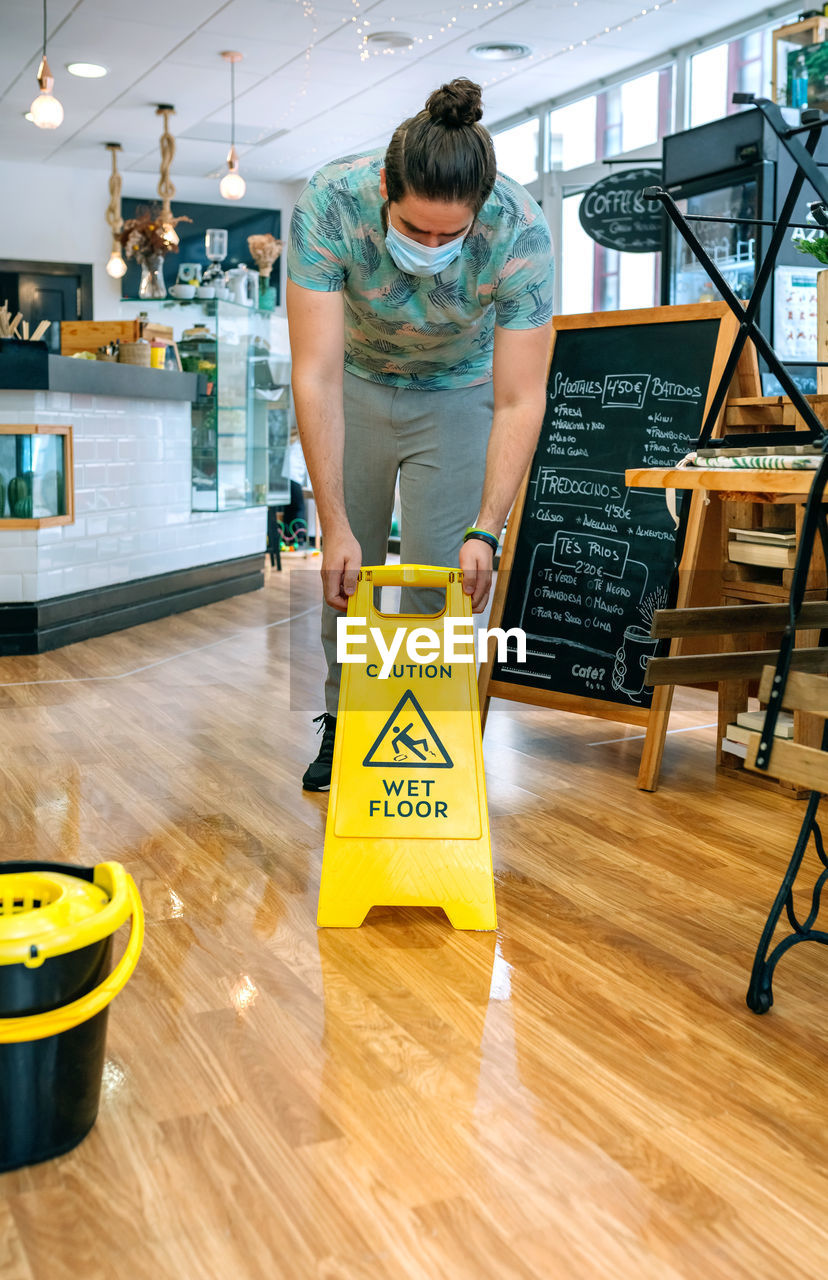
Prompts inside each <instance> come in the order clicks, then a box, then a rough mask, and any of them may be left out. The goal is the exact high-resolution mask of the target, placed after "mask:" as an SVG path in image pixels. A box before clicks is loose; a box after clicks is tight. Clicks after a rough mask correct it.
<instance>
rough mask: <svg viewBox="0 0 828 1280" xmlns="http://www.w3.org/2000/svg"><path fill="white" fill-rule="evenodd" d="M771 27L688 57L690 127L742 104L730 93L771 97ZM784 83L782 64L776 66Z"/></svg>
mask: <svg viewBox="0 0 828 1280" xmlns="http://www.w3.org/2000/svg"><path fill="white" fill-rule="evenodd" d="M781 25H783V21H782V19H777V21H776V22H774V23H773V24H772V26H768V27H766V28H764V30H762V31H753V32H751V34H750V35H747V36H740V37H739V39H738V40H731V41H730V43H729V44H719V45H716V46H715V47H714V48H713V49H705V50H703V52H702V53H697V54H694V56H693V57H692V58H691V59H690V127H691V128H694V127H695V126H696V125H699V124H707V123H708V122H709V121H711V120H720V119H721V117H722V116H729V115H732V114H733V113H734V111H743V110H745V107H743V106H741V105H740V104H738V103H735V102H734V101H733V95H734V93H755V94H757V96H759V97H763V98H769V97H770V96H771V55H772V47H773V39H772V32H773V30H774V29H775V28H776V27H778V26H781ZM780 73H781V78H782V81H783V83H784V64H783V65H782V66H781V67H780Z"/></svg>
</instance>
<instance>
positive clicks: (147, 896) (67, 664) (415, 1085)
mask: <svg viewBox="0 0 828 1280" xmlns="http://www.w3.org/2000/svg"><path fill="white" fill-rule="evenodd" d="M311 563H312V562H300V563H299V564H298V565H297V567H295V568H294V569H293V571H292V572H285V573H284V574H282V575H276V574H273V575H272V576H271V577H270V580H269V583H268V585H267V587H266V589H265V590H264V591H261V592H258V593H256V594H253V595H250V596H245V597H241V598H238V599H235V600H232V601H228V602H225V603H222V604H218V605H214V606H211V607H210V608H206V609H201V610H198V611H195V612H192V613H189V614H184V615H181V616H179V617H177V618H173V619H168V620H165V621H161V622H157V623H152V624H149V625H147V626H143V627H140V628H137V629H135V630H133V631H129V632H123V633H121V634H119V635H114V636H110V637H105V638H102V639H97V640H92V641H89V642H87V643H85V644H80V645H75V646H72V647H71V648H67V649H64V650H62V651H58V652H56V653H53V654H48V655H45V656H43V657H37V658H19V659H8V658H7V659H2V660H0V838H2V851H3V852H2V856H3V857H6V858H14V857H24V858H46V859H61V860H67V859H68V860H71V861H75V862H78V863H94V862H97V861H100V860H102V859H107V858H115V859H119V860H121V861H122V862H124V863H125V864H126V866H127V867H128V869H129V870H130V871H131V872H132V874H133V875H134V876H135V877H136V879H137V881H138V885H139V887H140V890H141V893H142V896H143V900H144V904H145V907H146V913H147V920H148V927H147V937H146V947H145V953H144V957H143V959H142V961H141V964H140V966H139V969H138V971H137V973H136V975H135V977H134V978H133V980H132V982H131V983H130V985H129V987H128V988H127V990H126V992H125V993H124V994H123V995H122V996H120V997H119V998H118V1000H117V1001H116V1003H115V1004H114V1006H113V1008H112V1013H111V1018H110V1030H109V1037H108V1055H107V1057H108V1061H107V1066H106V1071H105V1079H104V1094H103V1099H102V1106H101V1114H100V1117H99V1120H98V1123H97V1125H96V1127H95V1129H94V1130H93V1132H92V1134H91V1135H90V1137H89V1138H88V1139H87V1140H86V1141H85V1142H84V1143H83V1144H82V1145H81V1146H80V1147H79V1148H77V1150H76V1151H74V1152H73V1153H71V1154H69V1155H67V1156H64V1157H62V1158H61V1159H58V1160H55V1161H52V1162H51V1163H48V1164H45V1165H42V1166H39V1167H36V1168H31V1169H27V1170H23V1171H20V1172H17V1173H14V1174H8V1175H6V1176H4V1177H0V1276H2V1278H3V1280H68V1278H70V1277H71V1278H72V1280H113V1278H117V1280H120V1278H121V1277H130V1280H131V1278H133V1277H136V1278H143V1277H147V1278H148V1280H167V1278H170V1280H172V1278H173V1277H175V1278H176V1280H248V1278H249V1280H282V1278H284V1280H306V1278H307V1280H310V1278H311V1277H313V1278H317V1277H318V1278H319V1280H386V1278H389V1280H390V1278H391V1277H393V1278H394V1280H398V1278H399V1280H407V1278H410V1280H443V1278H446V1280H455V1278H460V1280H464V1278H465V1277H473V1278H475V1280H488V1278H489V1277H491V1278H492V1280H494V1278H495V1277H496V1278H497V1280H530V1278H531V1280H558V1278H559V1277H560V1278H561V1280H650V1278H652V1280H675V1278H677V1277H686V1278H687V1280H691V1278H692V1280H698V1278H699V1277H704V1280H718V1278H720V1277H721V1278H722V1280H738V1278H740V1277H745V1278H746V1280H747V1278H748V1277H749V1278H750V1280H757V1277H760V1278H761V1277H774V1280H778V1278H783V1280H784V1278H786V1277H793V1276H808V1277H819V1276H824V1275H825V1274H826V1272H828V1226H827V1225H826V1219H825V1204H826V1199H828V1168H827V1167H826V1164H827V1163H828V1156H826V1145H825V1131H826V1110H827V1109H828V1102H827V1101H826V1056H828V1025H826V1010H828V952H826V951H825V950H824V949H823V948H820V947H816V946H813V947H810V948H809V947H800V948H798V949H795V950H794V952H793V953H792V954H790V955H789V956H787V957H786V958H785V959H784V960H783V962H782V964H781V966H780V968H779V970H778V973H777V979H776V1005H775V1007H774V1009H773V1010H772V1012H771V1013H770V1014H769V1015H768V1016H766V1017H764V1018H758V1017H756V1016H754V1015H752V1014H751V1013H749V1012H748V1010H747V1009H746V1007H745V1003H744V994H745V988H746V984H747V978H748V972H749V966H750V962H751V958H752V955H753V951H754V948H755V945H756V941H757V938H758V935H759V932H760V929H761V926H762V923H763V920H764V916H765V913H766V911H767V907H768V904H769V902H770V900H771V897H772V894H773V892H774V890H775V887H776V884H777V883H778V879H779V876H780V874H781V869H782V865H783V863H784V861H785V860H786V859H787V856H788V852H789V849H790V847H791V844H792V841H793V838H794V834H795V831H796V828H797V826H798V823H799V820H800V817H801V813H802V807H801V805H800V804H797V803H796V802H795V801H791V800H787V799H784V798H782V797H777V796H775V795H770V794H766V793H764V792H763V791H761V790H759V789H756V788H754V787H752V786H749V785H747V784H744V783H739V782H738V781H733V780H722V779H719V780H717V778H716V777H715V775H714V772H713V767H712V757H713V733H714V730H713V728H712V727H707V728H700V729H691V731H690V732H679V733H674V734H673V735H672V736H671V737H670V739H669V740H668V746H667V752H666V757H665V767H664V772H663V779H662V785H661V789H660V790H659V791H658V792H657V793H656V794H654V795H647V794H643V793H641V792H638V791H636V789H635V785H634V780H635V774H636V768H637V763H638V755H639V752H640V746H641V744H640V740H636V738H635V736H634V735H635V731H634V730H629V729H624V728H623V727H619V726H616V725H612V724H607V723H604V722H600V721H596V720H587V719H579V718H575V717H570V716H565V715H562V714H553V713H550V712H546V711H536V710H532V709H529V708H522V707H516V706H510V705H506V704H503V703H501V704H498V705H496V706H495V707H494V709H493V711H492V714H491V716H490V719H489V726H488V730H487V735H486V756H487V762H488V786H489V798H490V808H491V819H492V832H493V842H494V857H495V869H496V879H497V898H498V909H499V922H500V928H499V931H498V934H497V936H494V935H485V934H459V933H453V932H452V930H451V929H450V928H449V927H448V925H447V923H446V921H445V920H444V918H443V917H442V916H441V915H440V913H438V912H422V913H417V912H413V911H393V912H392V911H389V910H380V911H375V912H374V913H372V915H371V916H370V917H369V921H368V923H367V924H366V925H365V926H364V927H363V928H362V929H360V930H358V931H331V932H323V933H319V932H317V930H316V928H315V924H314V916H315V905H316V892H317V885H318V878H319V869H320V860H321V850H322V838H323V829H324V819H325V808H326V799H325V798H324V797H319V796H316V797H315V796H312V795H306V794H303V793H302V791H301V790H300V788H299V776H300V774H301V772H302V770H303V769H304V767H305V765H306V763H307V761H308V760H309V759H310V758H311V757H312V756H313V755H314V754H315V752H316V743H317V739H316V737H315V733H314V726H313V725H312V724H311V717H312V716H313V715H315V714H318V713H319V712H320V711H321V709H322V704H321V698H320V694H319V682H320V673H321V662H320V657H319V653H318V647H317V644H316V639H315V637H316V632H317V625H318V614H317V610H316V607H315V603H314V602H315V600H316V598H317V578H316V572H315V569H311V568H310V567H309V566H310V565H311ZM308 609H310V612H308V613H305V614H304V616H303V617H300V618H299V619H298V621H297V622H296V623H295V624H293V625H292V626H291V627H288V626H286V625H282V619H284V618H286V617H287V616H289V615H290V614H291V613H293V614H296V613H303V611H305V610H308ZM289 640H290V641H292V643H291V645H290V646H289V643H288V642H289ZM289 649H290V662H289ZM714 719H715V715H714V708H713V704H712V698H711V697H710V695H692V696H691V695H689V694H688V695H683V696H681V697H680V698H679V700H678V707H677V713H676V715H675V717H674V719H673V721H672V724H673V727H674V728H679V729H687V728H689V727H691V726H694V725H705V726H711V725H712V721H713V720H714ZM619 739H620V740H619ZM0 1123H2V1118H0Z"/></svg>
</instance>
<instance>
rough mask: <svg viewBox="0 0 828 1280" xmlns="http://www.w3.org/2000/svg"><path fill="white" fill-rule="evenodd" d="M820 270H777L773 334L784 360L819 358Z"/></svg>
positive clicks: (778, 268)
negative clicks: (818, 292) (818, 277)
mask: <svg viewBox="0 0 828 1280" xmlns="http://www.w3.org/2000/svg"><path fill="white" fill-rule="evenodd" d="M818 275H819V268H818V267H777V268H776V273H775V276H774V284H773V333H774V346H775V349H776V354H777V355H778V356H779V358H780V360H783V361H784V360H816V358H817V287H816V285H817V276H818Z"/></svg>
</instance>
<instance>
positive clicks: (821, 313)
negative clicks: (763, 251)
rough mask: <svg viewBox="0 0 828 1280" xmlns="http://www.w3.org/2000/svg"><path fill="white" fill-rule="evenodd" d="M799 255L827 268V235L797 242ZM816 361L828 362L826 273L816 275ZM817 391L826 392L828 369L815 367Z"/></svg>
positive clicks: (821, 393) (827, 283) (827, 290)
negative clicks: (805, 255)
mask: <svg viewBox="0 0 828 1280" xmlns="http://www.w3.org/2000/svg"><path fill="white" fill-rule="evenodd" d="M796 247H797V249H798V250H799V252H800V253H807V254H810V256H811V257H812V258H816V260H817V262H819V263H820V264H821V265H822V266H823V267H828V235H818V236H814V238H813V240H797V241H796ZM816 358H817V360H828V271H820V272H818V273H817V350H816ZM817 391H818V393H819V394H820V395H824V394H825V392H826V391H828V369H821V368H820V367H819V365H817Z"/></svg>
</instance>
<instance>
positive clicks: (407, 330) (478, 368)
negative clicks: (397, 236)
mask: <svg viewBox="0 0 828 1280" xmlns="http://www.w3.org/2000/svg"><path fill="white" fill-rule="evenodd" d="M384 162H385V149H384V148H382V149H380V150H378V151H371V152H368V153H367V154H365V155H356V156H345V157H344V159H341V160H334V161H332V162H331V163H330V164H326V165H325V166H324V168H322V169H320V170H319V171H318V173H316V174H314V176H313V177H312V178H311V180H310V182H309V183H308V185H307V186H306V187H305V189H304V191H303V192H302V194H301V196H300V197H299V200H298V201H297V203H296V207H295V208H294V211H293V217H292V219H291V224H290V240H289V243H288V257H287V263H288V276H289V278H290V279H291V280H293V281H294V282H295V283H296V284H298V285H301V286H302V287H303V288H305V289H315V290H317V291H321V292H340V291H341V292H343V293H344V303H345V368H346V369H347V370H348V372H349V373H353V374H356V375H357V377H359V378H366V379H368V380H369V381H370V382H382V383H386V384H387V385H389V386H394V387H416V388H419V389H421V390H424V391H432V390H440V389H442V388H448V387H469V386H474V385H475V384H477V383H482V382H487V381H489V379H490V378H491V376H492V351H493V347H494V326H495V324H498V325H500V326H501V327H502V328H504V329H534V328H538V327H540V326H541V325H544V324H546V323H547V321H548V320H549V319H550V318H551V316H552V270H553V267H552V244H551V240H550V236H549V228H548V227H547V225H546V221H545V219H544V216H543V213H542V212H541V210H540V207H539V206H538V205H537V204H536V203H535V201H534V200H533V199H532V197H531V196H530V195H529V193H528V192H527V191H524V189H523V187H521V186H519V185H518V183H516V182H513V181H512V179H511V178H507V177H505V176H504V175H503V174H501V173H498V175H497V179H496V181H495V185H494V188H493V190H492V193H491V195H490V196H489V198H488V200H487V201H486V203H485V204H484V205H483V208H482V209H481V210H480V213H479V214H478V216H477V218H476V220H475V222H474V224H473V226H472V228H471V230H470V231H469V233H468V234H467V236H466V238H465V241H464V242H463V249H462V251H461V253H460V256H459V257H458V258H456V259H455V261H454V262H452V263H451V265H450V266H449V267H447V269H446V270H445V271H441V272H438V274H437V275H435V276H425V277H424V276H414V275H409V274H408V273H407V272H404V271H400V270H399V268H398V267H397V266H396V265H395V263H394V261H393V259H392V258H391V255H390V254H389V252H388V250H387V249H386V247H385V231H384V229H383V220H382V207H383V204H384V201H383V199H382V196H381V195H380V169H381V168H382V166H383V164H384Z"/></svg>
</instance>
